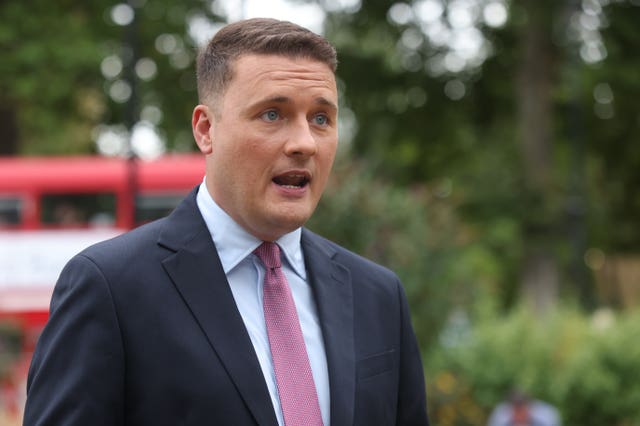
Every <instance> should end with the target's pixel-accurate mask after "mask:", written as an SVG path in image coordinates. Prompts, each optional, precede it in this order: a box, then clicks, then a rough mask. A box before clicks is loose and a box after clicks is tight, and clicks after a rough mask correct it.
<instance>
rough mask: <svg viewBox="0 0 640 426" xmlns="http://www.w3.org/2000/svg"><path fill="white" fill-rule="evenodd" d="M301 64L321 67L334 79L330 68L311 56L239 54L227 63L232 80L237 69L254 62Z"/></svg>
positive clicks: (325, 63)
mask: <svg viewBox="0 0 640 426" xmlns="http://www.w3.org/2000/svg"><path fill="white" fill-rule="evenodd" d="M280 61H281V62H303V61H306V62H307V63H309V64H315V65H321V66H324V67H326V68H327V70H328V71H329V72H330V73H331V74H332V75H333V76H334V77H335V73H334V71H333V70H332V69H331V66H330V65H329V64H328V63H327V62H325V61H322V60H320V59H317V58H315V57H313V56H311V55H305V54H285V53H254V52H247V53H241V54H239V55H238V56H236V57H235V58H233V59H232V60H231V61H229V68H230V70H231V75H232V78H233V76H235V74H236V72H237V70H238V67H244V66H245V65H247V64H251V66H253V65H254V64H253V63H255V62H280Z"/></svg>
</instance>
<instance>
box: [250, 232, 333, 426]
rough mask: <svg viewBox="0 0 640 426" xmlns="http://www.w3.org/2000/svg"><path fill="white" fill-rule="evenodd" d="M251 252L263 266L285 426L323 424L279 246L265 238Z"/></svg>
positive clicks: (266, 308)
mask: <svg viewBox="0 0 640 426" xmlns="http://www.w3.org/2000/svg"><path fill="white" fill-rule="evenodd" d="M254 253H255V254H256V255H257V256H258V258H260V260H261V261H262V263H263V264H264V266H265V276H264V289H263V293H264V300H263V308H264V319H265V322H266V324H267V334H268V335H269V346H271V356H272V358H273V368H274V371H275V373H276V382H277V384H278V393H279V395H280V405H281V406H282V414H283V416H284V423H285V425H286V426H322V415H321V414H320V405H319V403H318V395H317V393H316V386H315V384H314V382H313V375H312V373H311V366H310V365H309V357H308V355H307V349H306V346H305V344H304V338H303V337H302V330H301V329H300V321H299V320H298V314H297V312H296V305H295V303H294V301H293V297H292V296H291V290H290V289H289V284H288V283H287V279H286V278H285V276H284V273H283V272H282V264H281V263H280V248H279V247H278V245H277V244H275V243H269V242H264V243H262V245H261V246H260V247H258V248H257V249H256V250H255V251H254Z"/></svg>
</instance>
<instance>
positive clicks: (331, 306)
mask: <svg viewBox="0 0 640 426" xmlns="http://www.w3.org/2000/svg"><path fill="white" fill-rule="evenodd" d="M302 249H303V252H304V256H305V263H306V266H307V270H308V273H309V282H310V283H311V285H312V287H313V291H314V295H315V298H316V303H317V305H318V315H319V317H320V324H321V327H322V334H323V337H324V344H325V351H326V355H327V364H328V368H329V386H330V393H331V396H330V400H331V423H332V424H336V425H343V424H344V425H348V424H353V414H354V403H355V402H354V401H355V377H356V375H355V348H354V337H353V292H352V288H351V277H350V274H349V271H348V270H347V269H346V268H345V267H344V266H342V265H341V264H339V263H338V262H336V261H334V260H333V256H334V255H335V252H334V251H333V250H332V249H331V248H330V247H329V246H328V245H327V244H326V243H325V242H323V240H321V239H320V237H318V236H316V235H315V234H313V233H311V232H310V231H308V230H306V229H304V230H303V233H302Z"/></svg>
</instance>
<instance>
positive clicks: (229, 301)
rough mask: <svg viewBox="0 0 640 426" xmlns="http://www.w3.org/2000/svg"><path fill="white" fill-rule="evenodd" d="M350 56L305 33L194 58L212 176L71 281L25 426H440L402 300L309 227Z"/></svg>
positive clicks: (111, 245)
mask: <svg viewBox="0 0 640 426" xmlns="http://www.w3.org/2000/svg"><path fill="white" fill-rule="evenodd" d="M335 68H336V56H335V51H334V49H333V47H332V46H331V45H330V44H329V43H328V42H327V41H326V40H325V39H323V38H322V37H320V36H318V35H316V34H314V33H312V32H310V31H308V30H306V29H303V28H301V27H299V26H297V25H294V24H291V23H288V22H281V21H276V20H269V19H253V20H247V21H243V22H239V23H235V24H231V25H228V26H227V27H225V28H223V29H222V30H220V31H219V32H218V33H217V34H216V35H215V37H214V38H213V39H212V40H211V42H210V43H209V44H208V46H207V47H206V49H205V50H203V52H201V54H200V56H199V58H198V92H199V97H200V103H201V104H200V105H198V106H196V108H195V109H194V112H193V117H192V128H193V134H194V138H195V140H196V143H197V145H198V147H199V148H200V150H201V151H202V152H203V154H204V155H205V156H206V176H205V179H204V181H203V183H202V184H201V185H200V186H199V187H198V188H196V189H195V190H194V191H193V192H192V193H191V194H190V195H189V196H188V197H187V198H186V199H185V200H184V201H183V202H182V203H181V204H180V205H179V206H178V207H177V208H176V210H175V211H174V212H173V213H171V214H170V215H169V216H168V217H167V218H164V219H161V220H159V221H157V222H154V223H151V224H149V225H146V226H142V227H140V228H138V229H136V230H133V231H131V232H129V233H127V234H125V235H123V236H120V237H118V238H115V239H113V240H110V241H107V242H104V243H101V244H98V245H96V246H93V247H90V248H89V249H87V250H85V251H84V252H82V253H80V254H79V255H78V256H76V257H75V258H74V259H72V260H71V261H70V262H69V264H68V265H67V266H66V267H65V269H64V271H63V272H62V274H61V276H60V278H59V281H58V283H57V285H56V289H55V291H54V295H53V299H52V303H51V316H50V320H49V323H48V324H47V326H46V327H45V330H44V331H43V334H42V336H41V338H40V341H39V343H38V347H37V349H36V351H35V353H34V357H33V362H32V366H31V370H30V373H29V379H28V397H27V405H26V414H25V425H28V426H31V425H34V426H35V425H82V426H86V425H92V426H96V425H136V426H139V425H153V426H160V425H167V426H169V425H170V426H175V425H197V426H202V425H230V426H244V425H269V426H275V425H285V424H286V426H298V425H300V426H307V425H325V426H328V425H330V424H331V425H334V426H340V425H363V426H364V425H366V426H372V425H376V426H379V425H427V424H428V420H427V415H426V409H425V392H424V379H423V373H422V366H421V361H420V355H419V352H418V348H417V344H416V340H415V336H414V333H413V331H412V328H411V323H410V319H409V312H408V310H407V303H406V300H405V296H404V293H403V290H402V286H401V284H400V282H399V281H398V279H397V277H396V276H395V275H394V274H393V273H392V272H390V271H389V270H387V269H385V268H383V267H381V266H378V265H375V264H373V263H371V262H369V261H367V260H365V259H363V258H361V257H358V256H357V255H355V254H353V253H350V252H349V251H347V250H345V249H344V248H341V247H339V246H337V245H335V244H333V243H331V242H329V241H327V240H325V239H323V238H321V237H319V236H317V235H315V234H313V233H312V232H310V231H308V230H306V229H303V228H302V226H303V225H304V223H305V222H306V221H307V219H308V218H309V217H310V216H311V214H312V212H313V211H314V209H315V207H316V204H317V203H318V200H319V198H320V196H321V194H322V192H323V190H324V187H325V184H326V181H327V178H328V176H329V172H330V169H331V166H332V163H333V159H334V155H335V151H336V146H337V141H338V135H337V112H338V111H337V110H338V106H337V105H338V96H337V90H336V81H335V75H334V72H335Z"/></svg>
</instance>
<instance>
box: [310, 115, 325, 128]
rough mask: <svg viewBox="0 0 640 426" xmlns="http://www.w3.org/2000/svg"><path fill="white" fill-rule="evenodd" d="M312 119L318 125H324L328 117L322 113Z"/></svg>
mask: <svg viewBox="0 0 640 426" xmlns="http://www.w3.org/2000/svg"><path fill="white" fill-rule="evenodd" d="M313 121H314V122H315V123H316V124H318V125H320V126H326V125H327V124H328V123H329V118H328V117H327V116H326V115H324V114H318V115H316V116H314V117H313Z"/></svg>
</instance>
